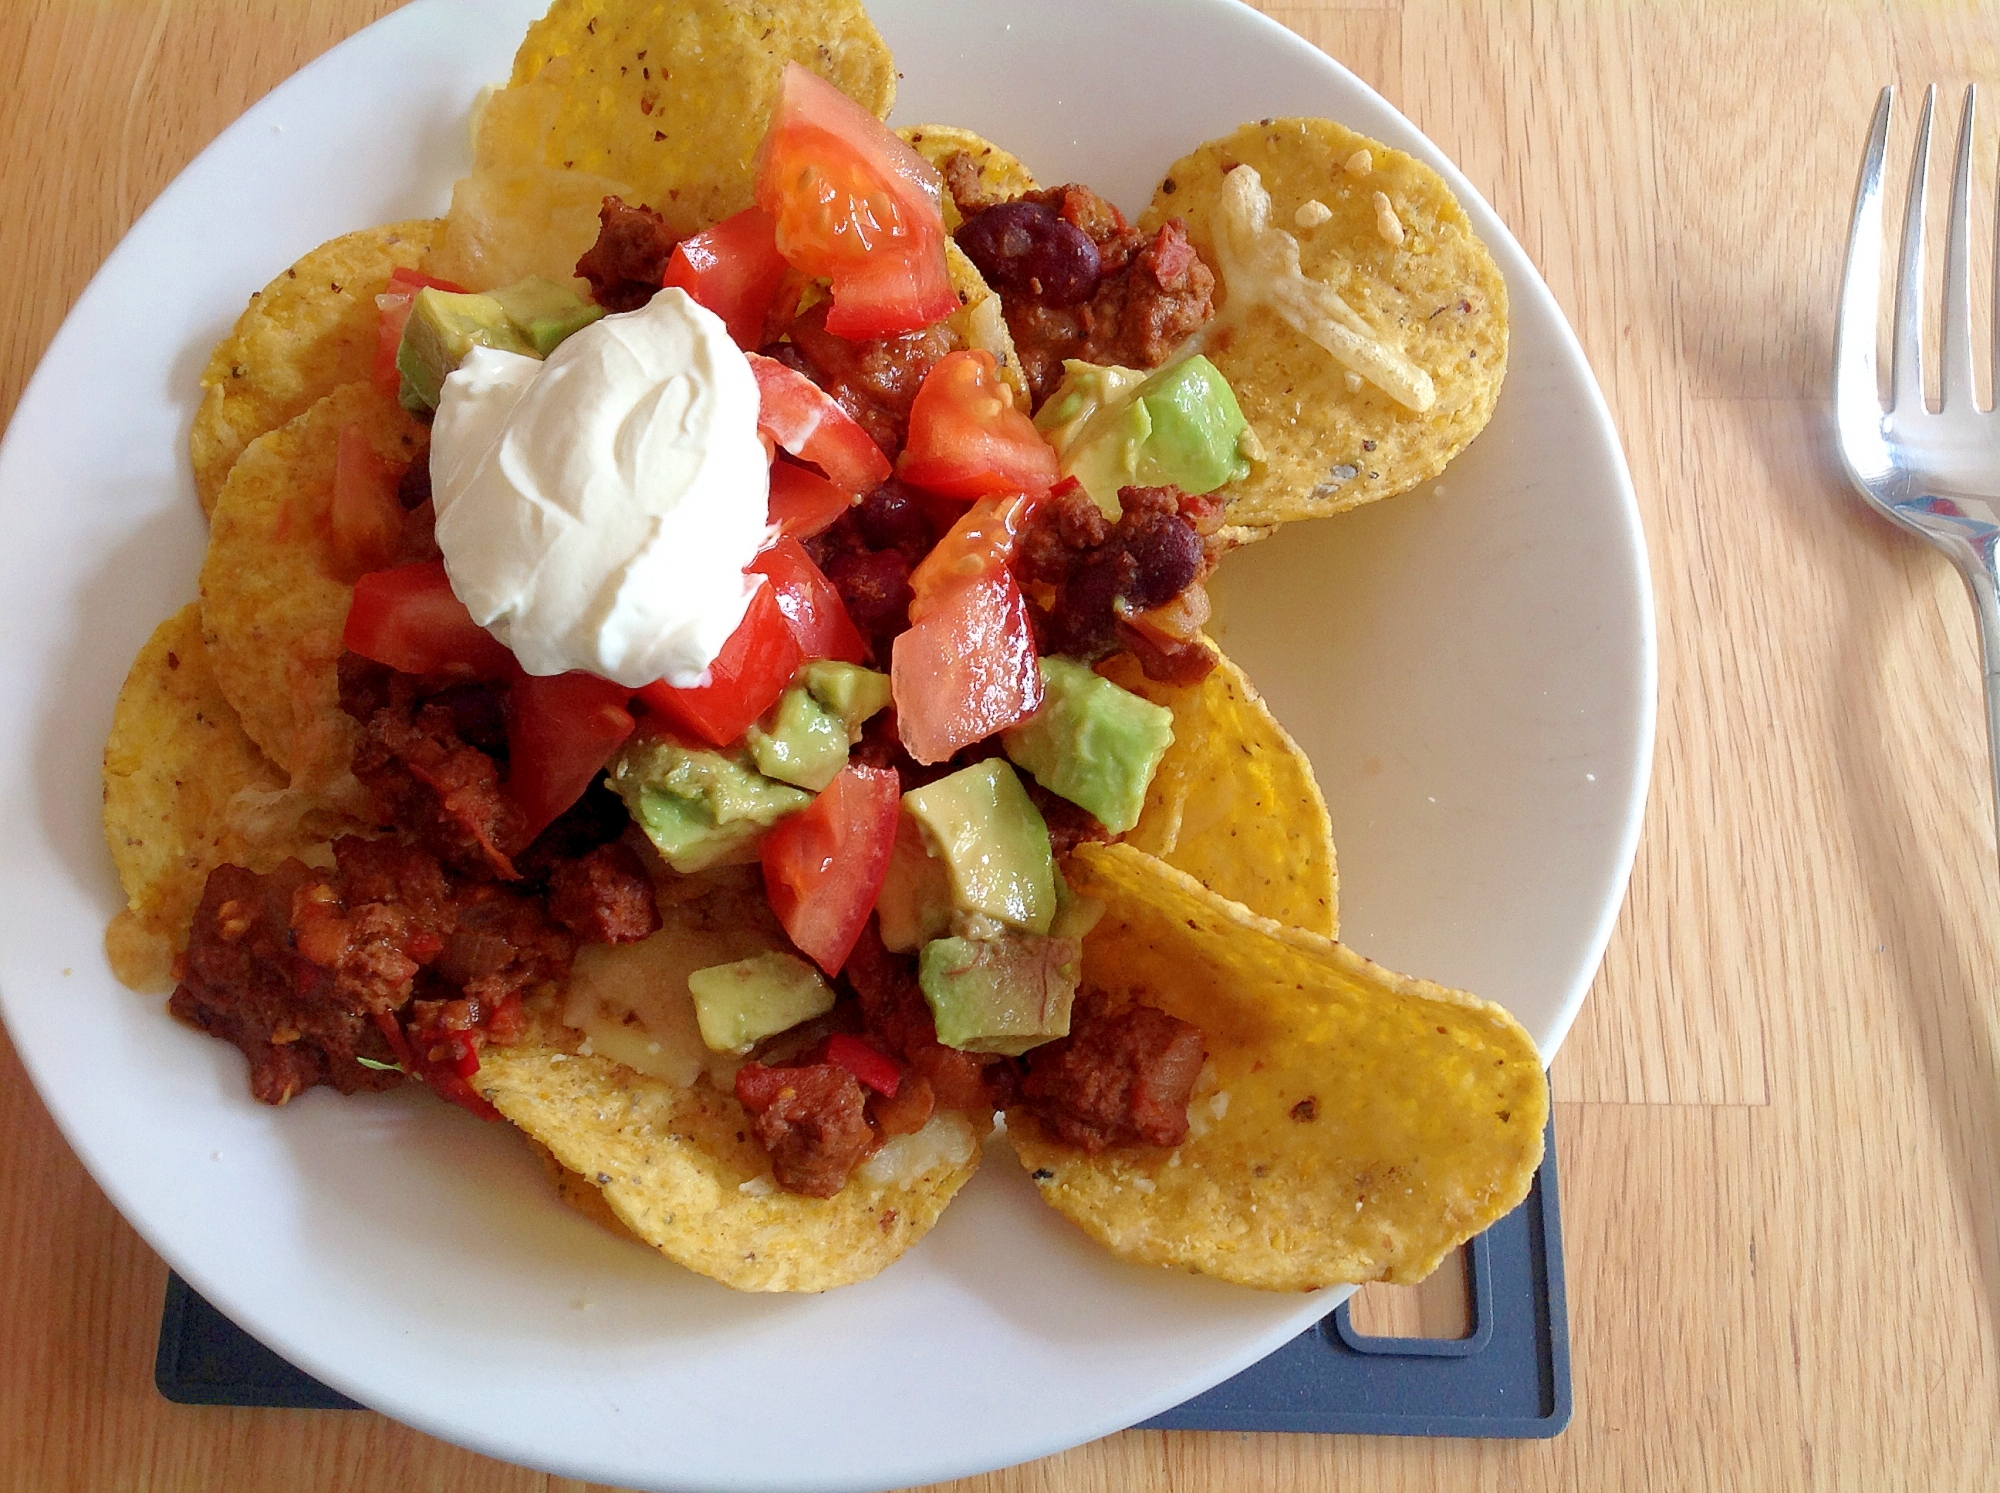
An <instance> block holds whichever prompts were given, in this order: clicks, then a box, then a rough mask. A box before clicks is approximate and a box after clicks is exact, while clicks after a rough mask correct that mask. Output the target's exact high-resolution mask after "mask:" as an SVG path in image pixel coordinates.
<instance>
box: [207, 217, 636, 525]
mask: <svg viewBox="0 0 2000 1493" xmlns="http://www.w3.org/2000/svg"><path fill="white" fill-rule="evenodd" d="M596 211H597V208H596V204H595V203H593V204H592V205H591V212H592V215H593V222H594V221H595V214H596ZM440 226H441V225H440V224H439V223H438V221H437V220H436V219H431V218H425V219H420V220H417V221H414V222H409V223H390V224H388V225H386V226H384V227H381V228H364V229H362V230H361V231H360V232H358V233H346V234H342V235H341V236H340V237H339V238H337V239H334V240H332V241H331V242H329V243H324V244H321V245H320V246H319V247H318V248H317V249H315V250H313V251H312V253H310V254H308V255H306V256H305V258H303V259H301V260H300V261H299V262H298V263H297V264H295V265H293V266H292V267H291V268H290V269H288V270H286V271H285V272H284V273H283V274H282V275H280V276H278V278H277V279H275V280H273V281H272V282H271V283H270V284H269V285H267V286H265V287H264V288H263V289H262V290H261V291H259V292H258V293H257V294H256V295H254V296H252V297H251V298H250V305H249V308H248V309H247V310H245V311H244V313H243V314H242V315H241V316H240V317H238V318H237V320H236V325H235V327H234V328H233V329H232V330H231V331H230V333H229V335H228V336H227V337H225V338H223V339H222V341H221V342H219V343H217V344H216V347H215V351H214V352H212V353H211V354H209V359H208V367H207V368H206V369H204V370H203V372H202V375H201V387H202V391H203V392H202V399H201V407H200V408H199V409H197V410H196V411H195V417H194V428H193V429H192V430H190V431H189V432H188V452H189V455H190V456H191V457H192V458H193V461H194V485H195V491H196V492H197V493H198V494H199V495H200V497H201V506H202V511H203V512H204V513H210V512H213V511H214V509H215V500H216V499H217V498H218V497H219V496H220V495H221V493H222V484H223V481H224V479H225V478H227V477H228V475H229V469H230V467H231V466H233V465H235V462H236V458H237V457H238V456H240V455H241V454H242V452H243V448H244V447H245V446H248V445H249V444H250V443H251V442H252V441H254V440H255V439H256V438H257V437H258V436H260V435H262V434H263V433H264V432H265V431H267V430H275V429H277V428H278V427H279V426H280V425H283V424H284V423H285V422H286V421H287V420H289V419H291V418H292V417H293V416H294V415H297V414H301V413H303V412H304V411H305V410H306V408H307V407H308V406H309V405H311V404H312V402H313V401H314V400H316V399H318V398H320V397H321V396H322V395H325V394H330V393H332V392H333V390H334V389H335V388H336V387H337V386H339V385H341V384H345V383H352V382H354V381H355V380H357V379H365V378H367V377H368V376H369V371H370V369H371V368H372V367H373V366H374V360H375V341H376V331H377V328H378V327H379V326H380V324H381V323H380V313H379V312H378V311H377V310H376V306H375V297H376V296H378V295H380V294H381V293H382V290H383V288H384V287H385V286H387V285H388V283H389V275H390V273H391V272H392V271H394V270H397V269H415V268H416V267H417V265H418V264H419V263H420V262H421V261H422V259H423V257H424V256H425V255H426V254H427V253H429V252H430V248H431V243H432V240H433V239H434V238H435V237H436V236H437V234H438V230H439V228H440Z"/></svg>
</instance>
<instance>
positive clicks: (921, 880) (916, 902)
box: [875, 806, 954, 954]
mask: <svg viewBox="0 0 2000 1493" xmlns="http://www.w3.org/2000/svg"><path fill="white" fill-rule="evenodd" d="M953 910H954V909H953V906H952V900H951V873H950V872H949V871H947V870H945V865H944V858H943V857H942V856H940V855H938V854H936V853H935V852H933V851H932V849H931V848H930V845H929V844H928V843H927V840H926V837H925V835H924V830H923V826H922V825H920V824H918V823H917V821H916V817H915V816H914V815H912V814H911V813H910V811H909V809H908V807H907V806H905V808H904V810H903V812H902V813H900V814H898V815H897V816H896V844H895V847H894V848H893V849H892V850H891V851H890V852H889V869H888V871H887V872H886V873H885V874H884V875H883V877H882V890H881V891H879V892H877V893H876V894H875V916H876V919H877V920H878V922H879V924H880V926H881V930H882V945H883V947H884V948H886V949H888V950H889V951H890V952H891V953H895V954H914V953H916V951H917V950H918V949H920V948H922V947H923V946H924V945H925V944H927V943H929V942H930V941H931V940H932V939H934V938H942V937H944V935H945V934H946V933H947V932H948V931H950V928H951V915H952V912H953Z"/></svg>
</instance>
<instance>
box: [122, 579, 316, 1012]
mask: <svg viewBox="0 0 2000 1493" xmlns="http://www.w3.org/2000/svg"><path fill="white" fill-rule="evenodd" d="M349 827H350V826H349V825H347V824H346V823H345V822H344V821H343V820H342V819H341V817H340V816H339V815H337V814H335V813H333V812H332V811H330V810H329V809H328V808H327V807H326V806H325V805H324V804H322V803H320V802H319V801H317V800H316V799H314V798H313V797H311V796H310V795H308V794H304V793H300V792H297V791H295V790H292V789H288V788H287V787H286V786H285V775H284V774H283V773H282V772H280V771H279V770H278V768H277V767H276V766H275V765H274V764H273V763H271V762H270V761H269V760H268V759H266V758H265V756H264V755H263V753H261V752H259V751H258V750H257V748H256V746H255V745H254V744H253V743H252V742H251V740H250V738H249V737H247V736H245V735H244V734H243V729H242V727H241V726H239V725H238V724H237V720H236V712H235V711H234V710H232V709H230V707H229V702H228V701H227V700H225V699H224V698H223V696H222V690H221V688H220V686H219V685H218V684H217V683H216V678H215V671H214V670H213V669H211V668H210V667H209V662H208V650H207V649H206V648H204V647H203V646H202V641H201V610H200V608H199V607H197V606H196V605H195V604H194V603H193V602H189V603H188V604H187V605H186V606H184V607H182V608H181V609H180V610H179V611H178V612H176V613H174V614H173V616H171V617H169V618H168V619H167V620H166V621H164V622H162V623H161V624H160V625H159V626H158V627H157V628H155V629H154V630H153V635H152V637H150V638H148V639H147V640H146V646H145V647H143V648H141V649H140V650H139V656H138V657H137V658H135V659H133V660H132V670H131V672H130V673H129V674H128V675H127V676H126V679H125V687H124V688H123V689H122V690H120V691H119V693H118V708H117V710H116V712H115V713H114V714H113V716H112V720H111V737H110V739H109V740H108V741H107V742H106V743H105V745H104V838H105V840H106V841H107V842H108V843H109V844H110V846H111V859H112V862H113V864H115V865H116V866H117V867H118V879H119V881H120V882H121V883H122V884H123V886H124V888H125V897H126V912H125V913H124V914H122V915H121V918H120V925H119V926H118V927H117V928H116V930H115V931H114V933H113V934H111V935H108V936H107V937H108V940H109V941H110V942H111V943H112V944H113V945H114V947H117V948H120V949H122V950H123V954H124V957H121V958H119V959H117V960H115V961H114V968H115V969H116V970H117V972H118V974H119V977H120V978H121V979H124V980H125V981H126V983H128V984H133V985H139V986H150V985H155V984H158V983H161V978H162V977H163V976H164V974H165V966H166V960H167V958H168V957H169V956H170V955H171V954H172V953H173V952H175V951H177V950H179V949H180V948H182V947H183V946H184V945H185V944H186V942H187V929H188V923H189V921H190V920H191V919H192V918H193V916H194V909H195V905H196V904H197V903H198V902H200V901H201V890H202V886H203V884H204V883H205V882H206V881H207V880H208V873H209V872H210V871H212V870H214V869H215V868H216V867H217V866H219V865H222V864H223V863H224V862H231V863H234V864H236V865H239V866H248V867H249V868H250V869H251V870H253V871H259V872H263V871H269V870H272V869H273V868H275V867H276V866H277V865H278V863H279V862H280V861H283V860H284V859H286V857H288V856H295V855H296V856H300V857H310V856H311V855H312V854H313V851H314V847H316V846H323V844H324V842H325V841H326V840H327V839H328V838H329V837H330V836H332V835H335V834H340V833H343V832H344V831H345V830H346V829H347V828H349Z"/></svg>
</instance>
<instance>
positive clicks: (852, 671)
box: [793, 658, 892, 742]
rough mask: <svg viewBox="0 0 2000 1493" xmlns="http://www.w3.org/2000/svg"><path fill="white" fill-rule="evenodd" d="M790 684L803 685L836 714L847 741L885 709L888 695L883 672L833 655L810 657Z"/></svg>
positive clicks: (886, 677)
mask: <svg viewBox="0 0 2000 1493" xmlns="http://www.w3.org/2000/svg"><path fill="white" fill-rule="evenodd" d="M793 683H794V684H803V685H804V686H805V687H806V689H807V690H808V691H809V692H810V693H811V695H812V697H813V698H814V699H815V700H817V701H819V703H820V704H822V705H824V706H825V707H826V708H827V709H828V710H831V711H832V712H833V713H834V714H835V715H837V716H839V717H840V719H841V723H842V724H843V725H845V726H846V727H847V739H848V740H849V741H850V742H855V741H859V740H860V739H861V728H862V726H864V725H866V724H867V722H868V719H869V717H871V716H873V715H875V714H876V713H877V712H878V711H882V710H886V709H888V707H889V701H890V699H891V698H892V697H891V695H890V692H889V676H888V675H887V674H878V673H876V672H875V671H874V670H873V669H864V668H862V667H861V665H859V664H848V663H842V662H841V661H840V660H839V659H837V658H816V659H814V660H813V661H812V662H811V663H809V664H807V665H806V666H805V667H804V668H803V669H801V670H799V675H798V678H797V679H795V680H794V681H793Z"/></svg>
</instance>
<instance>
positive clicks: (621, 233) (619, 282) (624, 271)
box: [576, 197, 679, 311]
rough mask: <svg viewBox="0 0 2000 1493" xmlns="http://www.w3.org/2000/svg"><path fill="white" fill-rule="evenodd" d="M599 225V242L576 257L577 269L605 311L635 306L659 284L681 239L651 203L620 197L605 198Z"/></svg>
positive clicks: (598, 217) (595, 299)
mask: <svg viewBox="0 0 2000 1493" xmlns="http://www.w3.org/2000/svg"><path fill="white" fill-rule="evenodd" d="M597 225H598V226H597V242H596V243H594V244H592V245H591V246H590V247H589V248H588V249H586V250H585V251H584V254H583V258H581V259H579V260H578V261H577V262H576V272H577V274H578V276H580V277H581V278H583V279H585V280H588V281H589V282H590V295H591V299H592V300H594V301H596V302H597V304H598V305H600V306H602V307H603V308H604V309H605V310H606V311H636V310H638V309H639V308H640V307H641V306H643V305H645V304H646V302H648V301H650V300H651V299H652V298H653V293H654V292H655V291H657V290H658V289H659V288H660V282H661V281H662V280H663V279H664V278H665V277H666V273H667V260H668V259H669V258H671V257H672V255H673V252H674V245H675V244H676V243H678V242H679V240H678V239H677V238H675V236H674V232H673V230H672V229H670V228H669V227H667V224H666V220H665V219H664V218H662V217H661V216H660V215H659V214H658V213H656V212H654V211H653V210H652V209H651V208H650V207H647V206H645V205H644V204H643V203H642V204H640V205H639V206H637V207H633V206H628V205H627V204H626V203H625V202H624V201H623V200H622V199H620V198H617V197H606V198H605V199H604V202H603V204H602V205H601V206H600V207H599V208H598V210H597Z"/></svg>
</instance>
